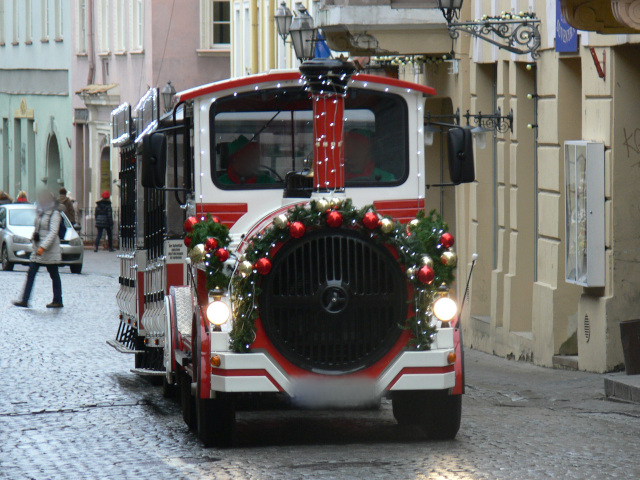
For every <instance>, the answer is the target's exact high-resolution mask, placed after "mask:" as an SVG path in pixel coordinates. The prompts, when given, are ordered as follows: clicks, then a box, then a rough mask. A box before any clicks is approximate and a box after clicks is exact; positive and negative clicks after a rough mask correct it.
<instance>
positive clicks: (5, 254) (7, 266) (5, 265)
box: [2, 245, 14, 272]
mask: <svg viewBox="0 0 640 480" xmlns="http://www.w3.org/2000/svg"><path fill="white" fill-rule="evenodd" d="M13 266H14V264H13V263H11V262H10V261H9V251H8V250H7V246H6V245H3V246H2V270H3V271H5V272H11V271H12V270H13Z"/></svg>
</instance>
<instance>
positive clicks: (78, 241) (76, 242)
mask: <svg viewBox="0 0 640 480" xmlns="http://www.w3.org/2000/svg"><path fill="white" fill-rule="evenodd" d="M69 245H71V246H72V247H81V246H82V239H81V238H80V237H76V238H72V239H71V240H69Z"/></svg>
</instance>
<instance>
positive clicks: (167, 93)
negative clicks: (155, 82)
mask: <svg viewBox="0 0 640 480" xmlns="http://www.w3.org/2000/svg"><path fill="white" fill-rule="evenodd" d="M160 94H161V95H162V103H163V105H164V113H167V112H169V111H171V109H172V108H173V96H174V95H175V94H176V89H175V88H174V87H173V85H171V80H169V81H168V82H167V84H166V85H165V86H164V87H162V90H160Z"/></svg>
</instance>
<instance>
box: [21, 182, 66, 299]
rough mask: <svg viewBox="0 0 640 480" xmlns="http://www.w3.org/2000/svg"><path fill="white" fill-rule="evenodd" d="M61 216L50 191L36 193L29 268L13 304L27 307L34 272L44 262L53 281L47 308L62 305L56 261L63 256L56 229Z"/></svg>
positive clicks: (34, 277)
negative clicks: (51, 295) (25, 279)
mask: <svg viewBox="0 0 640 480" xmlns="http://www.w3.org/2000/svg"><path fill="white" fill-rule="evenodd" d="M61 222H62V216H61V215H60V210H59V206H58V202H56V199H55V197H54V195H53V193H51V192H49V191H47V190H44V191H43V192H41V193H40V194H39V195H38V203H37V206H36V217H35V220H34V226H35V231H34V232H33V238H32V239H31V241H32V243H31V246H32V249H33V253H32V254H31V258H30V259H29V261H30V263H29V271H28V272H27V281H26V283H25V285H24V291H23V293H22V300H16V301H14V302H13V304H14V305H15V306H17V307H24V308H27V307H28V306H29V297H30V296H31V290H32V289H33V283H34V281H35V279H36V274H37V273H38V270H39V268H40V266H41V265H44V266H45V267H46V268H47V272H49V276H50V277H51V283H52V284H53V301H52V302H51V303H49V304H47V308H62V307H63V305H62V283H61V282H60V273H59V272H58V264H59V263H60V260H61V259H62V254H61V252H60V237H59V236H58V231H59V229H60V223H61Z"/></svg>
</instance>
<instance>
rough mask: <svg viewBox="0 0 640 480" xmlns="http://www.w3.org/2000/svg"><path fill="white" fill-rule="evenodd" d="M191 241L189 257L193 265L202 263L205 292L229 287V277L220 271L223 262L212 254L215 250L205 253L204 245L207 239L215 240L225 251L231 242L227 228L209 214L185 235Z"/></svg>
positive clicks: (218, 246)
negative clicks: (205, 277) (205, 280)
mask: <svg viewBox="0 0 640 480" xmlns="http://www.w3.org/2000/svg"><path fill="white" fill-rule="evenodd" d="M187 237H188V238H189V239H190V240H191V243H190V246H189V256H190V257H191V259H192V260H193V261H194V262H195V263H199V262H204V267H205V271H206V273H207V290H212V289H214V288H223V289H226V288H227V286H228V285H229V281H230V277H229V275H226V274H225V273H223V271H222V266H223V262H221V261H220V260H219V259H218V257H217V256H216V255H215V254H214V252H215V250H212V251H207V250H206V248H205V245H206V243H207V240H208V239H209V238H215V240H216V243H217V247H216V249H218V248H223V249H226V248H227V247H228V246H229V243H230V242H231V238H230V237H229V228H228V227H227V226H226V225H224V224H222V223H220V222H219V221H215V220H214V219H213V217H212V216H211V215H210V214H207V216H206V217H205V219H204V220H202V221H200V222H198V223H196V224H195V225H193V229H192V230H191V232H189V233H188V234H187Z"/></svg>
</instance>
